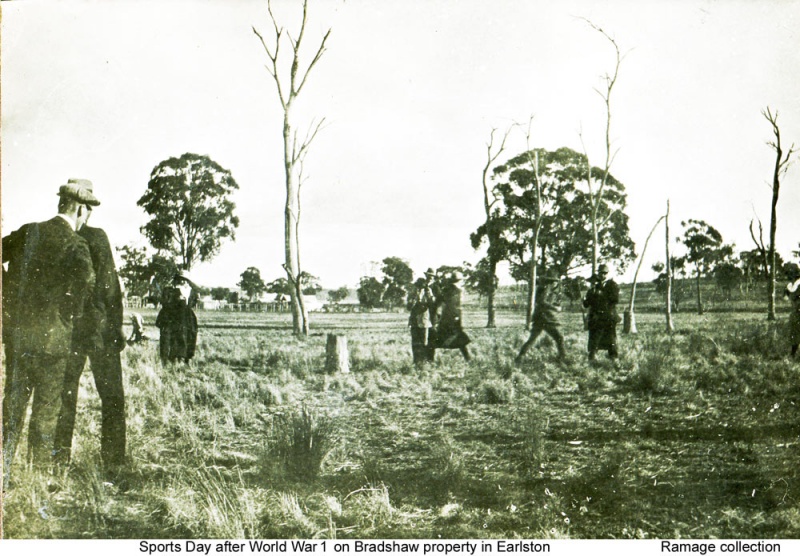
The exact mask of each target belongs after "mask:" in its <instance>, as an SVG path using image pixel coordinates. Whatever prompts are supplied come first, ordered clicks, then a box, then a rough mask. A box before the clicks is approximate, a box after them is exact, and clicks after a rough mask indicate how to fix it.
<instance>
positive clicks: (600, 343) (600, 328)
mask: <svg viewBox="0 0 800 556" xmlns="http://www.w3.org/2000/svg"><path fill="white" fill-rule="evenodd" d="M590 282H591V287H590V288H589V291H588V292H586V297H584V299H583V306H584V307H586V309H587V313H588V314H587V324H588V327H589V361H594V359H595V354H596V353H597V350H601V349H602V350H608V356H609V358H611V359H616V358H617V356H618V355H619V353H618V351H617V323H619V315H618V314H617V303H619V286H618V285H617V283H616V282H614V280H612V279H610V278H608V266H607V265H605V264H601V265H600V266H598V267H597V274H596V275H595V276H592V278H591V280H590Z"/></svg>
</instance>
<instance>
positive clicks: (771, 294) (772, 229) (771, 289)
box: [767, 147, 781, 321]
mask: <svg viewBox="0 0 800 556" xmlns="http://www.w3.org/2000/svg"><path fill="white" fill-rule="evenodd" d="M780 157H781V151H780V147H778V164H779V163H780ZM780 187H781V182H780V180H779V173H778V171H776V172H775V176H774V179H773V182H772V215H771V218H770V222H769V281H768V282H767V320H771V321H774V320H775V274H776V272H775V271H776V269H775V259H776V257H775V235H776V232H777V230H778V194H779V193H780Z"/></svg>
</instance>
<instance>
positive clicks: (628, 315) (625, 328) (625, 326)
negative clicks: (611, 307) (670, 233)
mask: <svg viewBox="0 0 800 556" xmlns="http://www.w3.org/2000/svg"><path fill="white" fill-rule="evenodd" d="M662 220H664V217H663V216H662V217H661V218H659V219H658V220H656V223H655V224H654V225H653V229H652V230H650V233H649V234H647V239H645V240H644V247H642V254H641V255H640V256H639V264H638V265H636V272H635V273H634V274H633V285H632V286H631V300H630V303H629V304H628V309H627V310H626V311H625V313H624V320H623V323H622V332H623V333H625V334H636V333H637V332H638V331H637V330H636V316H635V315H634V312H633V304H634V301H635V300H636V281H637V280H638V279H639V271H640V270H641V269H642V263H643V262H644V254H645V252H646V251H647V244H648V243H650V238H651V237H653V233H655V231H656V227H657V226H658V225H659V224H660V223H661V221H662Z"/></svg>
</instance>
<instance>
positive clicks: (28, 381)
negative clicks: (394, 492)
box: [3, 179, 126, 485]
mask: <svg viewBox="0 0 800 556" xmlns="http://www.w3.org/2000/svg"><path fill="white" fill-rule="evenodd" d="M58 197H59V201H58V214H57V215H56V216H55V217H54V218H51V219H50V220H47V221H45V222H35V223H30V224H25V225H24V226H22V227H21V228H19V229H18V230H15V231H14V232H12V233H10V234H9V235H8V236H6V237H4V238H3V263H7V265H8V268H7V270H6V269H5V268H4V269H3V347H4V355H5V386H4V397H3V464H4V466H3V469H4V485H7V484H8V479H9V470H10V469H11V463H12V461H13V459H14V455H15V453H16V451H17V449H18V447H19V442H20V438H21V437H22V433H23V430H22V427H23V423H24V421H25V416H26V413H27V410H28V404H29V402H30V403H31V416H30V423H29V426H28V448H29V450H28V458H29V460H30V461H31V462H32V463H33V465H34V466H37V467H46V468H49V467H50V466H51V465H53V464H54V463H55V464H64V463H68V462H69V460H70V456H71V450H72V436H73V430H74V426H75V414H76V410H77V400H78V387H79V383H80V378H81V374H82V373H83V370H84V367H85V365H86V362H87V360H88V361H89V364H90V368H91V371H92V374H93V375H94V381H95V385H96V386H97V391H98V394H99V395H100V400H101V403H102V410H101V411H102V421H101V422H102V425H101V438H100V443H101V448H100V450H101V456H102V460H103V464H104V466H105V468H106V469H107V470H108V471H110V472H111V473H114V472H116V471H117V470H118V469H119V468H120V467H121V466H122V465H123V464H124V462H125V457H126V455H125V450H126V424H125V395H124V391H123V382H122V365H121V362H120V352H121V351H122V349H123V348H124V347H125V344H126V338H125V336H124V334H123V331H122V319H123V303H122V289H121V287H120V282H119V277H118V276H117V271H116V268H115V266H114V258H113V253H112V250H111V245H110V243H109V241H108V237H107V235H106V233H105V232H104V231H103V230H102V229H100V228H93V227H90V226H88V225H87V222H88V220H89V217H90V216H91V214H92V210H93V208H94V207H97V206H99V205H100V201H99V200H98V199H97V197H95V195H94V192H93V187H92V183H91V182H90V181H89V180H83V179H70V180H68V182H67V183H66V184H65V185H62V186H60V187H59V190H58ZM31 399H32V401H31Z"/></svg>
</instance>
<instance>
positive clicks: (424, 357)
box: [408, 278, 434, 365]
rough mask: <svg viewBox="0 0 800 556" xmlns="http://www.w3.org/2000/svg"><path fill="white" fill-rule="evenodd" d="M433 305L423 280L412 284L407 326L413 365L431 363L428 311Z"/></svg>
mask: <svg viewBox="0 0 800 556" xmlns="http://www.w3.org/2000/svg"><path fill="white" fill-rule="evenodd" d="M433 303H434V300H433V296H432V294H431V293H430V288H429V287H428V286H427V284H426V282H425V279H424V278H419V279H417V281H416V282H414V291H413V293H412V294H411V299H410V300H409V311H410V314H409V316H408V326H409V328H410V330H411V353H412V356H413V358H414V364H415V365H422V364H423V363H425V362H428V361H433V353H434V352H433V347H432V345H431V341H432V336H433V334H432V331H433V328H432V326H431V316H430V314H431V313H430V309H431V307H432V304H433Z"/></svg>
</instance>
